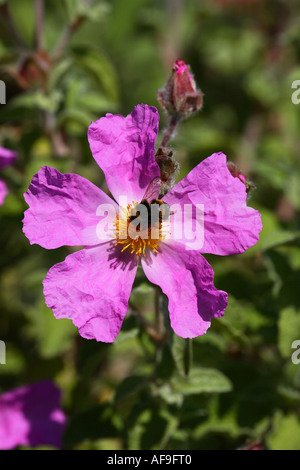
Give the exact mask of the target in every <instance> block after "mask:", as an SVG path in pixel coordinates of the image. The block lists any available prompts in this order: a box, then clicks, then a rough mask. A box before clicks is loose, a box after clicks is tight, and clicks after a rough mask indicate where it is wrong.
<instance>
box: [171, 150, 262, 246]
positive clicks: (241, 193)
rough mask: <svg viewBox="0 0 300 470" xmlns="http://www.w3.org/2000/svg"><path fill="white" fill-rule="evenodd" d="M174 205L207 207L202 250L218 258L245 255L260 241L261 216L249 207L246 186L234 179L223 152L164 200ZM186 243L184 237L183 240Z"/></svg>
mask: <svg viewBox="0 0 300 470" xmlns="http://www.w3.org/2000/svg"><path fill="white" fill-rule="evenodd" d="M163 200H164V202H166V203H167V204H169V205H170V206H172V205H173V204H179V205H180V206H181V208H182V210H183V208H184V205H185V204H189V205H193V206H196V204H203V205H204V243H203V246H202V248H201V249H200V251H201V252H202V253H213V254H217V255H231V254H238V253H243V252H244V251H245V250H247V249H248V248H249V247H251V246H252V245H255V243H256V242H257V241H258V238H259V233H260V231H261V229H262V223H261V217H260V213H259V212H258V211H256V210H254V209H252V208H251V207H247V193H246V188H245V185H244V184H243V183H242V182H241V181H240V180H239V179H238V178H234V177H233V176H232V175H231V173H230V171H229V170H228V168H227V165H226V156H225V155H224V154H223V153H214V154H213V155H211V156H210V157H208V158H206V159H205V160H203V161H202V162H201V163H200V164H199V165H197V166H196V167H195V168H194V169H193V170H192V171H191V172H190V173H189V174H188V175H187V176H186V177H185V178H184V179H183V180H181V181H180V182H179V183H178V184H176V185H175V186H174V188H173V189H172V190H171V191H170V192H169V193H167V194H166V196H164V198H163ZM178 241H181V242H183V243H186V242H187V240H186V239H185V238H184V237H183V238H182V239H181V240H178Z"/></svg>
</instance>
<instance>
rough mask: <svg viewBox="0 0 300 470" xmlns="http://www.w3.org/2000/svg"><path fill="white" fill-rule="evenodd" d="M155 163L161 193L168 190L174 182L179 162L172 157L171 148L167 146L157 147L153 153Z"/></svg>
mask: <svg viewBox="0 0 300 470" xmlns="http://www.w3.org/2000/svg"><path fill="white" fill-rule="evenodd" d="M155 160H156V163H157V164H158V166H159V168H160V177H161V181H162V191H161V192H162V193H166V192H167V191H170V189H172V187H173V186H174V184H175V176H176V173H178V171H179V163H178V162H177V161H176V160H174V158H173V150H171V149H170V148H168V147H159V149H158V150H157V152H156V155H155Z"/></svg>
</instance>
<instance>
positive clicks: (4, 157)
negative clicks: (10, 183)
mask: <svg viewBox="0 0 300 470" xmlns="http://www.w3.org/2000/svg"><path fill="white" fill-rule="evenodd" d="M17 158H18V154H17V152H14V151H13V150H8V149H5V148H3V147H0V170H2V169H3V168H5V167H7V166H10V165H13V164H14V163H15V161H16V160H17ZM7 194H8V188H7V186H6V184H5V183H4V181H2V180H1V179H0V206H2V204H3V203H4V199H5V198H6V196H7Z"/></svg>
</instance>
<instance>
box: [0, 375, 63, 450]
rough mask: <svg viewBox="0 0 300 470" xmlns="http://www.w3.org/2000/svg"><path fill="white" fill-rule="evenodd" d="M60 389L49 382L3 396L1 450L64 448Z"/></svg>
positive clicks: (11, 391)
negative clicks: (22, 446)
mask: <svg viewBox="0 0 300 470" xmlns="http://www.w3.org/2000/svg"><path fill="white" fill-rule="evenodd" d="M60 397H61V393H60V390H59V389H58V388H57V387H56V386H55V385H54V384H53V383H52V382H51V381H50V380H44V381H41V382H37V383H35V384H33V385H29V386H25V387H19V388H16V389H13V390H9V391H8V392H5V393H3V394H2V395H1V396H0V449H2V450H6V449H13V448H14V447H16V446H18V445H26V446H31V447H35V446H38V445H50V446H54V447H61V445H62V435H63V432H64V429H65V425H66V416H65V415H64V413H63V411H62V410H61V408H60Z"/></svg>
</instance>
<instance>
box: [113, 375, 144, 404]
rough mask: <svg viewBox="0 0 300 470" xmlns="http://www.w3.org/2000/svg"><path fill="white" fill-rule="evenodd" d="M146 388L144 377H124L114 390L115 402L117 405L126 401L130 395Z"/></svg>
mask: <svg viewBox="0 0 300 470" xmlns="http://www.w3.org/2000/svg"><path fill="white" fill-rule="evenodd" d="M147 386H148V382H147V380H146V379H145V377H142V376H138V375H137V376H131V377H126V378H125V379H124V380H123V382H122V383H121V384H120V385H119V387H118V388H117V389H116V393H115V398H114V399H115V402H116V403H118V402H120V401H122V400H125V399H127V398H128V397H129V396H130V395H133V394H135V393H138V392H139V391H140V390H141V389H143V388H145V387H147Z"/></svg>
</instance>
